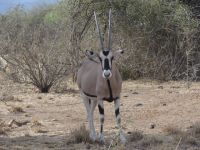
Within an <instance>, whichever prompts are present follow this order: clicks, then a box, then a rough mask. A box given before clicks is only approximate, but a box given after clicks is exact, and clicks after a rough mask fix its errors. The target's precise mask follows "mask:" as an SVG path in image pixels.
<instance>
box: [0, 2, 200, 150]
mask: <svg viewBox="0 0 200 150" xmlns="http://www.w3.org/2000/svg"><path fill="white" fill-rule="evenodd" d="M184 3H186V1H184ZM184 3H182V2H179V1H177V0H169V1H164V0H128V1H127V0H115V1H112V0H109V1H107V0H103V1H93V0H88V1H85V0H76V1H74V0H63V1H60V2H59V3H58V4H56V5H53V6H45V7H41V8H36V9H34V10H32V11H31V12H26V11H25V10H24V9H23V8H22V7H20V6H18V7H16V8H15V9H13V10H11V11H9V12H7V13H6V14H3V15H1V16H0V45H1V47H0V55H1V56H2V57H3V58H4V59H5V60H6V61H7V62H8V64H9V66H8V68H7V69H6V71H5V70H4V72H3V71H0V83H1V84H0V116H1V118H0V149H9V150H10V149H69V150H74V149H80V150H82V149H91V150H92V149H100V150H101V149H110V150H111V149H112V150H124V149H128V150H129V149H130V150H132V149H136V150H161V149H162V150H172V149H173V150H178V149H180V150H186V149H191V150H198V149H199V147H200V123H198V122H199V119H200V118H199V116H200V111H199V108H200V103H199V98H200V88H199V87H200V85H199V83H195V82H190V81H196V80H198V79H199V56H200V55H199V25H198V24H199V20H198V17H194V14H195V13H197V11H195V10H196V9H191V7H189V6H188V5H185V4H184ZM191 6H193V4H191ZM110 7H111V8H112V12H113V46H114V47H113V49H118V48H122V49H125V51H126V52H125V54H124V56H123V57H122V58H118V66H119V68H120V72H121V73H122V75H123V78H124V79H138V78H145V79H159V80H160V81H162V82H158V81H154V80H150V81H149V80H139V81H129V80H128V81H126V82H124V85H123V91H122V96H121V97H122V103H121V108H122V109H121V112H122V123H123V127H124V130H125V131H126V133H127V134H126V136H127V138H128V143H127V145H121V144H120V143H119V140H118V137H117V135H116V127H115V117H114V110H113V107H112V105H111V104H108V103H106V104H105V114H106V120H105V138H106V143H105V145H102V144H100V143H98V142H91V141H90V139H89V136H88V128H87V127H85V125H86V124H87V122H86V115H85V110H84V107H83V104H82V102H81V101H80V98H79V94H78V90H77V87H76V86H75V85H74V84H73V83H72V82H71V80H70V81H69V79H71V78H70V77H69V75H71V74H72V75H73V80H74V79H75V77H76V70H77V67H78V66H79V65H80V62H81V61H82V59H83V54H84V50H85V49H95V50H98V49H99V44H98V39H97V36H96V32H95V25H94V20H93V11H94V10H95V11H96V12H97V15H98V18H99V19H100V21H101V25H102V26H101V28H102V31H103V33H104V34H106V33H105V31H106V28H107V26H106V21H107V18H106V16H107V14H105V12H108V11H107V10H108V9H109V8H110ZM191 10H192V11H193V12H192V11H191ZM194 12H195V13H194ZM195 16H197V15H196V14H195ZM106 40H107V39H105V41H106ZM172 79H174V80H180V79H187V82H188V83H187V86H186V83H185V82H183V81H179V82H174V81H173V82H172V81H170V82H167V83H165V82H163V81H166V80H172ZM186 87H187V88H186ZM48 92H50V93H49V94H44V93H48ZM112 110H113V112H112ZM95 113H96V114H98V112H97V111H95ZM94 120H95V123H96V124H95V126H96V128H97V129H98V126H99V124H98V120H99V119H98V115H95V118H94Z"/></svg>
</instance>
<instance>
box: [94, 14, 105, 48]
mask: <svg viewBox="0 0 200 150" xmlns="http://www.w3.org/2000/svg"><path fill="white" fill-rule="evenodd" d="M94 19H95V22H96V27H97V32H98V34H99V39H100V46H101V50H102V51H103V50H104V46H103V39H102V35H101V31H100V28H99V24H98V21H97V16H96V13H95V11H94Z"/></svg>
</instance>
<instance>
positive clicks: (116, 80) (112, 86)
mask: <svg viewBox="0 0 200 150" xmlns="http://www.w3.org/2000/svg"><path fill="white" fill-rule="evenodd" d="M94 17H95V22H96V27H97V31H98V34H99V39H100V46H101V52H100V54H97V53H95V52H93V51H86V55H87V56H88V57H89V59H88V60H85V61H84V62H83V63H82V65H81V67H80V68H79V70H78V73H77V84H78V87H79V89H80V91H81V98H82V99H83V102H84V104H85V107H86V111H87V117H88V122H89V128H90V138H91V139H92V140H94V141H95V140H97V135H96V132H95V128H94V123H93V113H94V109H95V107H96V105H97V103H98V108H99V113H100V124H101V127H100V134H99V140H100V142H104V136H103V124H104V105H103V102H104V101H108V102H113V101H114V106H115V115H116V122H117V126H118V128H119V137H120V140H121V142H122V143H126V139H125V137H124V134H123V131H122V128H121V118H120V111H119V110H120V109H119V107H120V93H121V87H122V79H121V75H120V73H119V71H118V69H117V68H116V66H115V64H114V62H113V58H114V57H115V55H116V54H117V53H122V52H123V51H122V50H119V51H116V52H112V51H111V45H112V44H111V37H112V36H111V10H110V11H109V29H108V47H107V48H104V44H103V39H102V36H101V32H100V28H99V25H98V22H97V18H96V13H95V12H94ZM109 112H110V111H109Z"/></svg>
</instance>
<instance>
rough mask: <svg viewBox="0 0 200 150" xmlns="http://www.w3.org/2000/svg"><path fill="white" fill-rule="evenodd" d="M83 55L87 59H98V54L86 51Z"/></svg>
mask: <svg viewBox="0 0 200 150" xmlns="http://www.w3.org/2000/svg"><path fill="white" fill-rule="evenodd" d="M85 55H86V56H87V57H88V58H89V59H93V58H96V57H98V54H97V53H96V52H93V51H92V50H86V51H85Z"/></svg>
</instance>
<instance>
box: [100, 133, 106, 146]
mask: <svg viewBox="0 0 200 150" xmlns="http://www.w3.org/2000/svg"><path fill="white" fill-rule="evenodd" d="M99 142H100V143H102V144H104V143H105V139H104V135H103V134H100V135H99Z"/></svg>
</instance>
